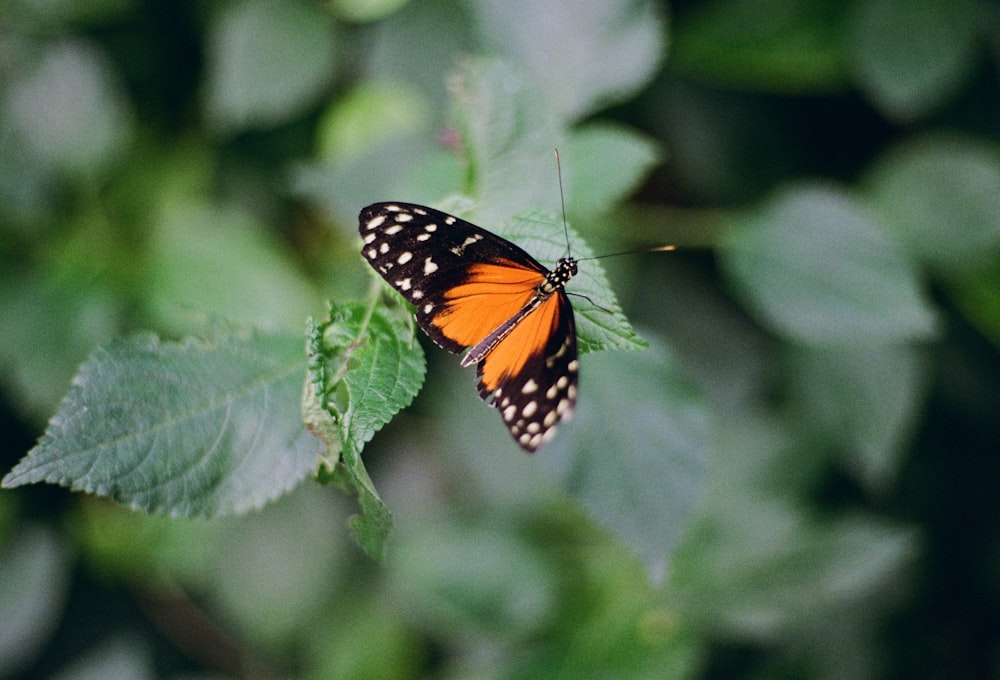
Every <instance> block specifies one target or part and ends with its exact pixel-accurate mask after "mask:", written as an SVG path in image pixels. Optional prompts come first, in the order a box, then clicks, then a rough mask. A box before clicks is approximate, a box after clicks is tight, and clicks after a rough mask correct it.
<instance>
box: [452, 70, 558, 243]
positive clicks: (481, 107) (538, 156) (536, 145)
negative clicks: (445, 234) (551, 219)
mask: <svg viewBox="0 0 1000 680" xmlns="http://www.w3.org/2000/svg"><path fill="white" fill-rule="evenodd" d="M449 85H450V93H451V99H452V108H453V116H454V118H455V119H456V121H457V123H458V125H459V127H460V128H461V130H462V133H463V142H464V148H465V151H466V153H467V154H468V157H469V169H468V186H466V187H463V189H464V192H465V193H466V194H467V195H469V196H473V197H474V198H475V199H476V202H477V210H476V212H475V214H474V216H473V221H474V222H476V223H477V224H483V225H486V224H491V223H492V224H495V223H498V222H502V221H503V220H506V219H508V218H510V217H511V216H513V215H518V214H520V213H523V212H524V211H526V210H532V209H538V210H545V211H547V212H550V213H553V214H559V212H560V201H559V184H558V181H557V179H558V178H557V175H556V164H555V156H554V155H553V152H552V150H553V147H558V146H559V144H560V143H561V142H562V134H563V133H562V129H561V127H560V126H559V125H558V124H557V122H556V119H555V116H554V114H553V112H552V111H551V109H549V108H547V107H546V106H545V104H544V101H543V100H542V99H541V98H540V97H539V96H538V93H537V92H536V91H535V90H534V89H533V88H532V87H531V86H530V84H529V83H528V82H527V81H526V80H525V78H524V76H523V74H522V73H521V72H520V71H518V70H517V69H516V68H515V67H514V66H513V65H511V64H510V63H508V62H505V61H500V60H497V59H492V60H491V59H469V60H467V61H465V62H463V63H462V64H461V65H460V67H459V68H458V69H457V70H456V71H455V72H454V73H453V74H452V75H451V76H450V77H449ZM487 228H488V227H487Z"/></svg>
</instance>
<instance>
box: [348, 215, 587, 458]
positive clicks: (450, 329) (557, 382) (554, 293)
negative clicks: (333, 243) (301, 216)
mask: <svg viewBox="0 0 1000 680" xmlns="http://www.w3.org/2000/svg"><path fill="white" fill-rule="evenodd" d="M359 231H360V233H361V237H362V240H363V241H364V245H363V246H362V254H363V255H364V257H365V259H367V260H368V262H369V263H370V264H371V265H372V267H373V268H374V269H375V270H376V271H377V272H378V273H379V274H380V275H381V276H382V277H383V278H384V279H385V280H386V281H387V282H388V283H389V284H390V285H391V286H392V287H393V288H395V289H396V290H397V291H399V292H400V293H401V294H402V295H403V297H405V298H406V299H407V300H408V301H409V302H410V303H412V304H413V305H414V306H415V307H416V320H417V325H419V326H420V328H421V329H422V330H423V331H424V332H425V333H427V335H428V336H430V338H431V339H432V340H434V342H435V343H437V344H438V345H439V346H441V347H442V348H444V349H446V350H448V351H449V352H452V353H460V352H463V351H465V350H466V349H468V348H471V349H469V351H468V353H467V354H466V355H465V357H464V358H463V359H462V365H463V366H470V365H472V364H477V366H478V368H477V376H478V378H479V384H478V389H479V395H480V397H482V398H483V399H484V400H486V401H487V402H488V403H489V404H490V405H491V406H493V407H495V408H497V409H498V410H499V411H500V414H501V417H502V418H503V420H504V423H505V424H506V425H507V427H508V429H509V430H510V433H511V435H512V436H513V437H514V440H515V441H516V442H517V443H518V445H519V446H521V448H523V449H525V450H527V451H529V452H533V451H535V450H536V449H537V448H538V447H539V446H540V445H541V444H542V443H543V442H544V441H547V440H548V439H550V438H551V437H552V435H553V434H554V433H555V426H556V424H557V423H559V422H560V421H561V420H564V419H566V418H567V417H569V415H570V413H571V412H572V410H573V407H574V405H575V403H576V394H577V382H578V370H579V363H578V361H577V350H576V326H575V322H574V318H573V308H572V305H571V304H570V302H569V298H568V296H567V295H566V292H565V285H566V282H567V281H569V280H570V279H571V278H572V277H573V276H574V275H575V274H576V273H577V264H576V260H574V259H573V258H571V257H565V258H562V259H561V260H559V262H558V263H557V265H556V266H555V268H554V269H552V270H551V271H550V270H548V269H547V268H545V267H544V266H543V265H541V264H540V263H539V262H538V261H536V260H535V259H534V258H533V257H532V256H531V255H529V254H528V253H527V252H525V251H524V250H522V249H521V248H520V247H518V246H516V245H515V244H513V243H511V242H510V241H508V240H506V239H503V238H501V237H499V236H497V235H495V234H492V233H490V232H488V231H486V230H485V229H482V228H480V227H477V226H476V225H474V224H472V223H470V222H466V221H465V220H462V219H460V218H458V217H455V216H453V215H448V214H447V213H443V212H440V211H438V210H434V209H433V208H428V207H425V206H419V205H413V204H409V203H376V204H373V205H370V206H368V207H367V208H364V209H363V210H362V211H361V214H360V216H359Z"/></svg>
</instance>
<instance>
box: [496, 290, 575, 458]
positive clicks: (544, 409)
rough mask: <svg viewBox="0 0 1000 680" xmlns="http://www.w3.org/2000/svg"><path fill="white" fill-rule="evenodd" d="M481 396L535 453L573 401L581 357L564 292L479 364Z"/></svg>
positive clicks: (552, 433)
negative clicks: (577, 352)
mask: <svg viewBox="0 0 1000 680" xmlns="http://www.w3.org/2000/svg"><path fill="white" fill-rule="evenodd" d="M478 375H479V395H480V396H481V397H482V398H483V399H485V400H486V401H487V402H488V403H489V404H490V405H491V406H494V407H496V408H497V409H498V410H499V411H500V415H501V417H502V418H503V421H504V423H505V424H506V425H507V427H508V429H509V430H510V433H511V436H513V437H514V440H515V441H516V442H517V443H518V445H519V446H520V447H521V448H523V449H525V450H526V451H529V452H534V451H535V450H536V449H537V448H538V447H539V446H540V445H541V444H542V443H543V442H545V441H548V440H549V439H551V438H552V436H553V435H554V434H555V426H556V425H557V424H558V423H559V422H560V421H561V420H563V419H565V418H568V417H569V416H570V414H571V413H572V411H573V407H574V406H575V405H576V393H577V382H578V375H579V362H578V360H577V354H576V326H575V322H574V320H573V307H572V306H571V305H570V302H569V299H568V298H567V297H566V294H565V293H564V292H562V291H558V292H556V293H554V294H553V295H552V296H551V297H550V298H548V299H547V300H545V302H543V303H542V304H541V305H540V306H539V307H538V309H536V310H535V311H534V312H532V313H531V314H529V315H528V316H526V317H525V318H524V319H523V320H522V321H521V322H520V323H519V324H518V325H517V327H516V328H514V330H513V331H511V333H510V335H508V336H507V337H506V338H504V339H503V341H501V342H500V344H499V345H497V347H496V348H495V349H494V350H493V351H492V352H490V353H489V354H488V355H487V356H486V358H485V359H483V360H482V361H481V362H480V363H479V368H478Z"/></svg>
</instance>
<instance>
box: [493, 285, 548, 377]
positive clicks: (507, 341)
mask: <svg viewBox="0 0 1000 680" xmlns="http://www.w3.org/2000/svg"><path fill="white" fill-rule="evenodd" d="M558 327H559V296H558V295H553V296H551V297H550V298H549V299H547V300H546V301H545V302H543V303H542V304H541V306H539V307H538V309H536V310H535V311H533V312H531V313H530V314H528V316H526V317H524V318H523V319H521V322H520V323H519V324H517V326H515V327H514V330H512V331H511V332H510V335H508V336H507V337H506V338H504V339H503V340H502V341H501V342H500V344H499V345H497V346H496V347H495V348H494V349H493V351H492V352H490V353H489V354H487V355H486V357H485V358H484V359H483V362H482V367H481V371H480V382H481V383H482V386H483V387H484V388H485V390H486V391H488V392H493V391H494V390H496V388H497V387H499V386H500V384H501V382H502V381H504V380H505V379H506V378H507V377H508V376H511V375H517V374H519V373H520V372H521V371H522V370H523V368H524V365H525V364H526V363H528V361H529V360H530V359H531V358H532V357H540V356H543V355H544V354H545V347H546V344H547V343H548V341H549V338H550V337H552V334H553V333H555V332H556V329H558Z"/></svg>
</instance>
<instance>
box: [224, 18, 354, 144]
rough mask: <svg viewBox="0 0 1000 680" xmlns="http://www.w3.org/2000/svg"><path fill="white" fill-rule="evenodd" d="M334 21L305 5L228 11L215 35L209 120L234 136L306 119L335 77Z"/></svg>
mask: <svg viewBox="0 0 1000 680" xmlns="http://www.w3.org/2000/svg"><path fill="white" fill-rule="evenodd" d="M333 28H334V26H333V21H332V19H331V17H330V16H329V15H328V14H326V13H325V12H323V11H322V10H320V9H318V8H317V7H315V6H313V5H311V4H308V3H300V2H284V3H276V2H268V1H267V0H255V1H254V2H247V3H236V4H232V5H226V6H225V9H224V10H223V11H222V12H221V14H220V15H219V16H218V18H217V19H216V21H215V23H214V25H213V26H212V29H211V31H210V32H209V33H208V36H207V41H208V55H207V57H206V62H207V66H206V69H207V74H206V81H207V82H206V85H205V115H206V117H207V119H208V121H209V122H210V123H211V124H212V125H213V126H214V127H215V128H217V129H219V130H221V131H223V132H227V133H231V132H238V131H240V130H244V129H247V128H261V127H269V126H273V125H277V124H280V123H283V122H286V121H288V120H291V119H292V118H294V117H296V116H299V115H301V114H302V113H303V112H304V111H305V110H306V108H307V107H309V106H311V105H312V104H314V103H315V102H316V101H317V100H318V99H319V97H320V96H321V95H322V94H323V91H324V89H325V88H326V87H327V85H328V84H329V83H330V81H331V80H332V78H333V75H334V65H335V64H336V60H337V49H336V44H335V40H334V31H333Z"/></svg>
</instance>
